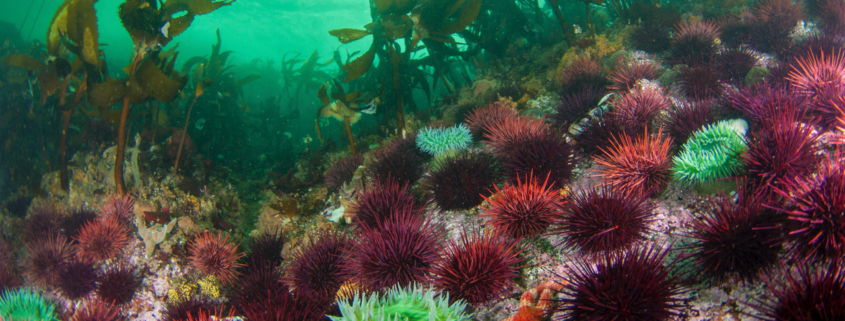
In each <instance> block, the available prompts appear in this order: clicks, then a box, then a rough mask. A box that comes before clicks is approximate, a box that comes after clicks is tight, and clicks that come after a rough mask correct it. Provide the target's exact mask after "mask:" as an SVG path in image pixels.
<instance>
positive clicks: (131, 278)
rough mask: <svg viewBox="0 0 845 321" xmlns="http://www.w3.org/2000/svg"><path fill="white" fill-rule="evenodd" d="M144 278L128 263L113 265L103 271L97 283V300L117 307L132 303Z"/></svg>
mask: <svg viewBox="0 0 845 321" xmlns="http://www.w3.org/2000/svg"><path fill="white" fill-rule="evenodd" d="M142 281H144V277H143V275H142V274H141V271H139V270H138V268H137V267H135V266H132V265H129V264H127V263H112V264H110V265H109V266H107V267H106V268H105V269H103V271H102V274H101V275H100V277H99V279H98V281H97V292H96V293H97V298H99V299H100V300H102V301H104V302H112V303H114V304H115V305H123V304H126V303H129V302H130V301H132V298H134V297H135V292H136V291H137V290H138V289H139V288H140V287H141V282H142Z"/></svg>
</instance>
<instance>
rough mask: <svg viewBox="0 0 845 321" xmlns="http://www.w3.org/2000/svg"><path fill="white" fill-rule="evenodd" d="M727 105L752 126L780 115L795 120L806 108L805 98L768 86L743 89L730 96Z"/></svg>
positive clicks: (780, 88) (783, 89)
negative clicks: (738, 112) (739, 113)
mask: <svg viewBox="0 0 845 321" xmlns="http://www.w3.org/2000/svg"><path fill="white" fill-rule="evenodd" d="M728 105H729V106H730V107H731V108H733V109H736V110H738V111H740V112H741V113H742V114H743V115H744V116H745V119H747V120H748V121H749V122H750V123H752V124H754V125H759V124H760V123H761V122H762V121H764V120H766V119H771V118H773V117H775V116H777V115H780V114H787V116H789V117H790V118H792V119H796V120H797V119H800V117H801V116H800V115H803V114H804V113H805V112H806V110H807V108H808V104H807V99H806V98H804V97H801V96H799V95H794V94H792V93H791V92H790V91H789V90H787V89H785V88H782V87H774V86H772V85H769V84H763V85H758V86H754V87H747V88H743V89H742V90H740V91H739V92H737V93H734V94H733V95H731V97H730V103H729V104H728Z"/></svg>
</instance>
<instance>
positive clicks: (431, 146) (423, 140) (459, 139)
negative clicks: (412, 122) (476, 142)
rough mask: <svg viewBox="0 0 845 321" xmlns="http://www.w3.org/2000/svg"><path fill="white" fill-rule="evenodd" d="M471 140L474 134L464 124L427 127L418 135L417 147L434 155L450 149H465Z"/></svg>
mask: <svg viewBox="0 0 845 321" xmlns="http://www.w3.org/2000/svg"><path fill="white" fill-rule="evenodd" d="M471 142H472V134H470V131H469V128H467V126H466V125H464V124H460V125H458V126H455V127H447V128H429V127H426V128H425V129H423V130H422V131H420V134H419V135H417V147H419V148H420V149H421V150H424V151H426V152H428V153H429V154H432V155H437V154H440V153H443V152H446V151H449V150H463V149H466V148H467V147H468V146H469V144H470V143H471Z"/></svg>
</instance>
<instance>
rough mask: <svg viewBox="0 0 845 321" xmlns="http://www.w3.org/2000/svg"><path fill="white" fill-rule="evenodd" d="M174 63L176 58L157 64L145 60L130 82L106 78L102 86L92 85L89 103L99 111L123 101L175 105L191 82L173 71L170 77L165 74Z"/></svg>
mask: <svg viewBox="0 0 845 321" xmlns="http://www.w3.org/2000/svg"><path fill="white" fill-rule="evenodd" d="M175 59H176V58H175V57H173V58H172V59H164V60H160V61H159V63H156V62H155V61H156V60H158V57H157V56H156V57H150V58H148V59H145V60H143V61H142V62H141V63H140V66H138V68H137V70H136V72H135V74H133V75H131V76H129V78H128V79H114V78H110V77H106V78H105V80H104V81H103V82H101V83H97V84H92V85H91V88H90V89H89V90H88V102H89V103H90V104H91V105H92V106H96V107H110V106H112V105H115V104H119V103H120V102H121V101H123V100H124V99H128V100H129V102H130V103H134V104H137V103H142V102H145V101H148V100H150V99H155V100H158V101H161V102H173V101H175V100H176V98H177V97H178V96H179V91H181V90H182V88H184V87H185V84H186V83H187V81H188V79H187V77H184V76H181V75H179V73H177V72H174V71H173V70H172V68H171V69H170V73H169V75H168V74H166V73H165V71H166V70H168V68H167V66H168V65H169V63H170V61H172V60H175ZM162 69H164V70H162Z"/></svg>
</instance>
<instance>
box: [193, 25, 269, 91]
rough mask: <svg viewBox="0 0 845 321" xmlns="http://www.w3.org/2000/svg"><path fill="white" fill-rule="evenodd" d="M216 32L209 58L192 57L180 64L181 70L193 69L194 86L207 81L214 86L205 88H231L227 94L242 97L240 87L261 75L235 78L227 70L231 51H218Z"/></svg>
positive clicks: (218, 32)
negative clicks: (215, 40) (215, 39)
mask: <svg viewBox="0 0 845 321" xmlns="http://www.w3.org/2000/svg"><path fill="white" fill-rule="evenodd" d="M216 34H217V43H215V44H214V45H212V46H211V56H210V57H209V58H205V57H193V58H191V59H188V61H187V62H185V64H183V65H182V70H181V71H182V73H183V74H188V73H190V72H191V70H193V71H194V72H193V75H194V77H193V79H194V82H195V83H194V84H193V85H194V88H196V86H197V85H198V83H199V82H203V81H207V82H209V83H211V84H213V85H212V86H213V87H214V88H213V89H212V88H206V89H207V90H216V91H218V92H221V93H229V92H228V91H227V90H233V92H231V93H229V94H231V95H234V96H236V97H243V95H244V93H243V89H242V87H243V86H244V85H246V84H248V83H250V82H253V81H255V80H257V79H258V78H260V77H261V76H259V75H257V74H253V75H249V76H246V77H244V78H241V79H236V80H235V79H234V73H232V72H230V71H229V69H231V68H232V66H231V65H229V64H228V60H229V55H231V54H232V51H223V52H220V48H221V47H222V39H221V38H220V29H218V30H217V31H216Z"/></svg>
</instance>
